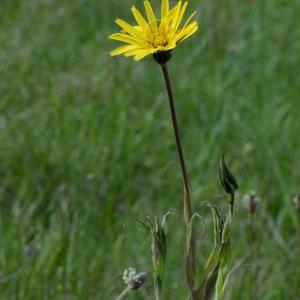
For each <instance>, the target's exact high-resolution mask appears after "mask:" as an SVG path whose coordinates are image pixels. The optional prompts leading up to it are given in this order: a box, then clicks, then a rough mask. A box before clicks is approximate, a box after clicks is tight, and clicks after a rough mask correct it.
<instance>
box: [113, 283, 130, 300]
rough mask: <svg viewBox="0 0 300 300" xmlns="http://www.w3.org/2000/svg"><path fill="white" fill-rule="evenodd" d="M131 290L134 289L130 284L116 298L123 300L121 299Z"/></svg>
mask: <svg viewBox="0 0 300 300" xmlns="http://www.w3.org/2000/svg"><path fill="white" fill-rule="evenodd" d="M131 290H132V287H131V286H130V285H128V286H127V287H126V288H125V289H124V290H123V291H122V293H121V294H120V295H119V296H118V297H117V298H116V300H121V299H123V297H124V296H126V295H127V294H128V293H129V292H130V291H131Z"/></svg>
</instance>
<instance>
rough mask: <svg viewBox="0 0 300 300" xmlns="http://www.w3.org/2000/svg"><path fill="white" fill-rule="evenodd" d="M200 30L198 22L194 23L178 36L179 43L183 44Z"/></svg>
mask: <svg viewBox="0 0 300 300" xmlns="http://www.w3.org/2000/svg"><path fill="white" fill-rule="evenodd" d="M197 30H198V23H197V21H194V22H192V23H191V24H189V25H188V26H186V28H184V29H182V30H181V31H180V32H179V34H178V35H177V42H182V41H184V40H185V39H186V38H188V37H189V36H191V35H192V34H194V33H195V32H196V31H197Z"/></svg>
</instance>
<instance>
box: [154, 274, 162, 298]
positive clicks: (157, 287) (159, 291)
mask: <svg viewBox="0 0 300 300" xmlns="http://www.w3.org/2000/svg"><path fill="white" fill-rule="evenodd" d="M154 292H155V300H160V294H161V287H160V286H159V284H158V282H157V280H156V279H154Z"/></svg>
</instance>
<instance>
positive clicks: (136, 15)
mask: <svg viewBox="0 0 300 300" xmlns="http://www.w3.org/2000/svg"><path fill="white" fill-rule="evenodd" d="M131 11H132V14H133V16H134V18H135V20H136V21H137V23H138V24H139V25H140V26H141V27H143V28H145V27H147V25H148V24H147V22H146V20H145V19H144V17H143V16H142V14H141V13H140V12H139V11H138V10H137V9H136V8H135V7H134V6H133V7H132V8H131Z"/></svg>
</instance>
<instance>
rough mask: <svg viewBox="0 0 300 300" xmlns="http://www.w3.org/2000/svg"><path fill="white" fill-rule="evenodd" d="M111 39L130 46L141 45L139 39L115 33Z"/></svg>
mask: <svg viewBox="0 0 300 300" xmlns="http://www.w3.org/2000/svg"><path fill="white" fill-rule="evenodd" d="M109 39H111V40H116V41H120V42H124V43H128V44H138V43H139V40H138V39H137V38H134V37H133V36H131V35H128V34H123V33H114V34H112V35H110V36H109Z"/></svg>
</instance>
